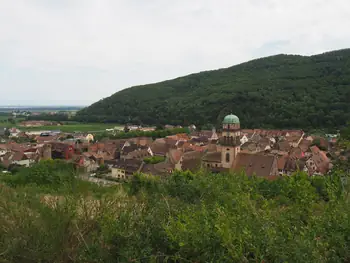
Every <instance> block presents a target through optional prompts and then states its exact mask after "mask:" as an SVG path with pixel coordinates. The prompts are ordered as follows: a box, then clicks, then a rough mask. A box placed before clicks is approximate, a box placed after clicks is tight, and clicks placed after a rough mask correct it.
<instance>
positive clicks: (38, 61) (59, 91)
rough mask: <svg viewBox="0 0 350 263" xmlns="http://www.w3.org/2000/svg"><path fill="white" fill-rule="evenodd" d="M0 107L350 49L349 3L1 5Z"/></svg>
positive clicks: (152, 0) (78, 100)
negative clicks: (277, 57) (266, 59)
mask: <svg viewBox="0 0 350 263" xmlns="http://www.w3.org/2000/svg"><path fill="white" fill-rule="evenodd" d="M0 25H1V26H0V90H1V96H0V104H1V105H14V104H16V105H19V104H22V105H24V104H25V105H40V104H41V105H53V104H55V105H73V104H80V105H87V104H90V103H92V102H95V101H97V100H99V99H101V98H104V97H107V96H110V95H111V94H113V93H114V92H116V91H118V90H121V89H124V88H127V87H130V86H133V85H138V84H147V83H151V82H158V81H162V80H165V79H171V78H175V77H178V76H182V75H186V74H189V73H194V72H199V71H203V70H210V69H216V68H222V67H228V66H232V65H235V64H238V63H241V62H244V61H247V60H250V59H253V58H258V57H263V56H268V55H274V54H279V53H287V54H302V55H310V54H316V53H321V52H324V51H329V50H333V49H341V48H348V47H350V30H349V25H350V1H349V0H331V1H330V0H0Z"/></svg>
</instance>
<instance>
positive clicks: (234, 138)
mask: <svg viewBox="0 0 350 263" xmlns="http://www.w3.org/2000/svg"><path fill="white" fill-rule="evenodd" d="M240 135H241V127H240V124H239V118H238V117H237V116H236V115H233V114H230V115H227V116H226V117H225V118H224V120H223V122H222V135H221V138H220V144H221V165H222V167H223V168H232V166H233V162H234V161H235V159H236V156H237V154H238V153H239V151H240V144H241V142H240Z"/></svg>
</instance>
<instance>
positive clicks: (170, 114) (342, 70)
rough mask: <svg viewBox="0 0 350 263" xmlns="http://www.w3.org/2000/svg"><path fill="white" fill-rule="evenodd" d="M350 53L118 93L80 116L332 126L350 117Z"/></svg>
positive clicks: (258, 64) (273, 60)
mask: <svg viewBox="0 0 350 263" xmlns="http://www.w3.org/2000/svg"><path fill="white" fill-rule="evenodd" d="M349 62H350V49H346V50H339V51H334V52H330V53H325V54H321V55H316V56H310V57H306V56H291V55H277V56H272V57H267V58H262V59H257V60H253V61H250V62H247V63H243V64H240V65H237V66H233V67H230V68H225V69H220V70H213V71H207V72H201V73H198V74H192V75H188V76H185V77H180V78H177V79H174V80H169V81H164V82H160V83H156V84H149V85H143V86H137V87H132V88H129V89H125V90H122V91H119V92H117V93H115V94H114V95H112V96H111V97H108V98H106V99H103V100H100V101H98V102H96V103H94V104H93V105H91V106H90V107H87V108H85V109H83V110H81V111H79V112H78V113H77V116H76V119H77V120H80V121H89V122H117V123H127V122H134V123H144V124H158V123H161V124H180V125H187V124H191V123H194V124H196V125H197V126H200V125H207V124H208V123H209V124H218V123H220V122H221V121H222V119H223V117H224V115H226V114H229V113H230V112H233V113H234V114H236V115H237V116H239V117H240V119H241V125H242V127H251V128H257V127H259V128H281V129H285V128H302V129H305V130H309V129H316V128H329V129H330V130H334V129H336V128H339V127H341V126H343V125H345V123H346V121H347V120H349V119H350V103H349V101H350V90H349V85H350V68H349V67H348V64H349Z"/></svg>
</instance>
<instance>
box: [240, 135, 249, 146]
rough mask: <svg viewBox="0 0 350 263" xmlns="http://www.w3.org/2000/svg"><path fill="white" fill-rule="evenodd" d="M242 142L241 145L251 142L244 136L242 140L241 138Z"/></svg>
mask: <svg viewBox="0 0 350 263" xmlns="http://www.w3.org/2000/svg"><path fill="white" fill-rule="evenodd" d="M240 141H241V145H243V144H245V143H247V142H248V141H249V139H248V137H247V135H245V134H244V135H243V136H242V137H241V138H240Z"/></svg>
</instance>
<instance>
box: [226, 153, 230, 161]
mask: <svg viewBox="0 0 350 263" xmlns="http://www.w3.org/2000/svg"><path fill="white" fill-rule="evenodd" d="M226 162H227V163H229V162H230V154H229V153H226Z"/></svg>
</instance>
